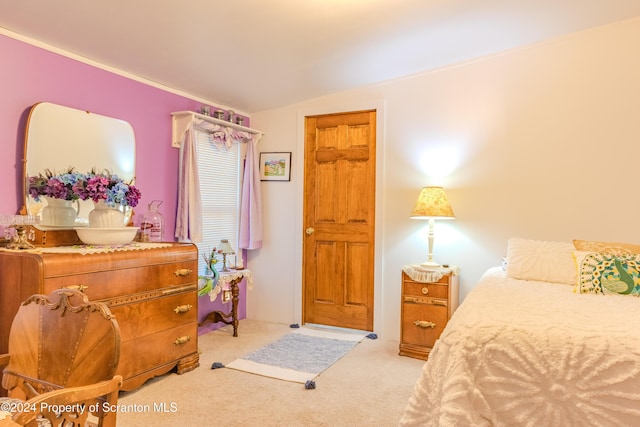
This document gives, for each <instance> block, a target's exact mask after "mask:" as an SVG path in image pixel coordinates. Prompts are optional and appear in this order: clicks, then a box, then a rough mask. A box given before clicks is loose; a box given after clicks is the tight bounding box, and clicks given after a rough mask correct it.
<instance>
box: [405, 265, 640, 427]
mask: <svg viewBox="0 0 640 427" xmlns="http://www.w3.org/2000/svg"><path fill="white" fill-rule="evenodd" d="M638 325H640V299H637V298H629V297H624V296H620V295H582V294H577V293H574V292H573V287H572V286H570V285H563V284H558V283H547V282H535V281H525V280H515V279H508V278H507V277H506V276H505V273H504V272H503V271H502V269H501V268H492V269H490V270H488V271H487V272H486V273H485V274H484V276H483V277H482V279H481V280H480V283H479V284H478V285H477V286H476V288H474V290H473V291H471V292H470V293H469V295H468V296H467V297H466V299H465V300H464V302H463V303H462V304H461V306H460V307H459V308H458V310H457V311H456V312H455V313H454V315H453V317H452V319H451V320H450V321H449V324H448V325H447V328H446V329H445V331H444V333H443V334H442V336H441V337H440V339H439V340H438V341H437V342H436V345H435V347H434V349H433V351H432V352H431V354H430V356H429V360H428V361H427V362H426V363H425V365H424V368H423V372H422V375H421V377H420V379H419V380H418V382H417V384H416V386H415V390H414V393H413V395H412V396H411V398H410V400H409V403H408V405H407V408H406V409H405V413H404V415H403V417H402V419H401V421H400V425H401V426H418V425H420V426H471V425H473V426H620V425H640V328H639V327H638Z"/></svg>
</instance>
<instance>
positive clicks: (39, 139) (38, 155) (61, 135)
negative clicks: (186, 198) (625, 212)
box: [23, 102, 136, 229]
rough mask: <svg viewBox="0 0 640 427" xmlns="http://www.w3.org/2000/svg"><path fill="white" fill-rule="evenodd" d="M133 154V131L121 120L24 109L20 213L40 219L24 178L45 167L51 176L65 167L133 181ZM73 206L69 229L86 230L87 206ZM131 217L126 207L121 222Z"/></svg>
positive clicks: (50, 107)
mask: <svg viewBox="0 0 640 427" xmlns="http://www.w3.org/2000/svg"><path fill="white" fill-rule="evenodd" d="M135 153H136V143H135V135H134V132H133V128H132V126H131V125H130V124H129V123H128V122H126V121H124V120H120V119H115V118H112V117H107V116H102V115H99V114H95V113H92V112H90V111H83V110H77V109H74V108H70V107H65V106H62V105H57V104H52V103H49V102H39V103H37V104H35V105H34V106H33V107H31V110H30V111H29V117H28V119H27V126H26V131H25V137H24V158H23V186H24V187H23V188H24V207H25V209H24V211H25V212H26V213H27V214H33V215H40V214H41V211H42V208H43V207H44V206H45V205H46V202H45V201H40V202H36V201H35V200H34V199H33V198H32V197H31V196H29V193H28V188H29V177H30V176H37V175H39V174H40V173H44V172H45V170H47V169H48V170H50V171H52V172H54V173H62V172H65V171H67V170H68V169H69V168H70V167H73V168H74V170H75V171H76V172H81V173H87V172H89V171H91V170H92V169H94V170H96V171H102V170H105V169H106V170H108V171H109V172H110V173H112V174H116V175H118V176H119V177H120V178H123V179H124V180H125V181H131V182H132V183H133V182H134V180H135V164H136V158H135ZM74 205H75V203H74ZM77 206H79V208H78V214H77V218H76V223H75V227H83V226H88V224H89V221H88V216H89V212H90V211H91V210H92V209H93V203H92V202H91V201H83V200H80V201H79V203H78V205H77ZM131 214H132V210H131V208H127V209H125V224H127V223H128V222H129V220H130V218H131ZM37 227H38V228H40V229H50V228H69V227H45V226H37ZM71 228H73V227H71Z"/></svg>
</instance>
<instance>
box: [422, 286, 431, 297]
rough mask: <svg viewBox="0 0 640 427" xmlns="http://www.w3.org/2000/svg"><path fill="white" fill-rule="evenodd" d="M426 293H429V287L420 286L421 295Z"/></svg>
mask: <svg viewBox="0 0 640 427" xmlns="http://www.w3.org/2000/svg"><path fill="white" fill-rule="evenodd" d="M428 293H429V288H427V287H426V286H425V287H424V288H422V295H426V294H428Z"/></svg>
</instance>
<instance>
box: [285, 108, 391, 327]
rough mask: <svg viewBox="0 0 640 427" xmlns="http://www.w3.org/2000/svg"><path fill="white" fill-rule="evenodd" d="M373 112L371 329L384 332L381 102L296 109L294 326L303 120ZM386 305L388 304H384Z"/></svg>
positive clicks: (298, 310) (298, 307)
mask: <svg viewBox="0 0 640 427" xmlns="http://www.w3.org/2000/svg"><path fill="white" fill-rule="evenodd" d="M364 110H376V203H375V209H376V214H375V257H374V259H375V261H376V262H375V267H374V286H373V288H374V300H373V330H374V331H375V332H376V333H378V335H379V334H380V332H381V331H382V330H383V329H384V328H383V325H384V319H383V318H382V315H383V310H382V303H383V300H384V295H383V292H384V289H383V286H382V282H383V280H382V279H383V277H384V270H385V267H384V262H383V257H382V253H383V251H382V249H383V238H382V237H383V236H382V225H383V224H382V216H383V215H382V214H383V206H384V200H383V194H384V193H383V191H382V190H383V189H384V187H385V183H384V180H385V176H384V174H383V171H384V156H383V153H384V151H385V149H384V148H385V141H384V134H385V133H384V123H385V111H384V101H382V100H376V101H370V102H355V103H353V102H336V103H329V104H327V105H323V106H319V107H309V108H303V109H300V110H298V117H297V125H298V126H297V130H296V152H297V153H299V155H297V156H295V158H294V160H293V164H292V165H291V166H292V167H295V170H294V173H295V174H296V178H297V179H296V180H295V183H296V189H295V194H296V200H295V230H294V239H295V242H294V254H295V255H294V259H293V260H292V262H293V267H294V283H295V285H294V296H293V297H294V312H295V319H296V322H297V323H301V322H302V283H303V280H304V278H303V273H304V272H303V269H302V259H303V255H304V254H303V253H302V251H303V239H304V235H303V231H304V230H303V227H304V224H303V220H304V218H303V202H304V200H303V195H304V173H305V171H304V152H305V150H304V143H305V140H304V139H305V117H307V116H318V115H324V114H334V113H348V112H352V111H364ZM387 303H389V301H387Z"/></svg>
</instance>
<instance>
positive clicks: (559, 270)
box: [507, 238, 578, 285]
mask: <svg viewBox="0 0 640 427" xmlns="http://www.w3.org/2000/svg"><path fill="white" fill-rule="evenodd" d="M574 250H575V247H574V246H573V243H570V242H566V243H565V242H552V241H544V240H527V239H518V238H512V239H509V243H508V246H507V277H511V278H513V279H522V280H537V281H540V282H554V283H565V284H567V285H575V284H576V283H578V271H577V268H576V263H575V260H574V258H573V251H574Z"/></svg>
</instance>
